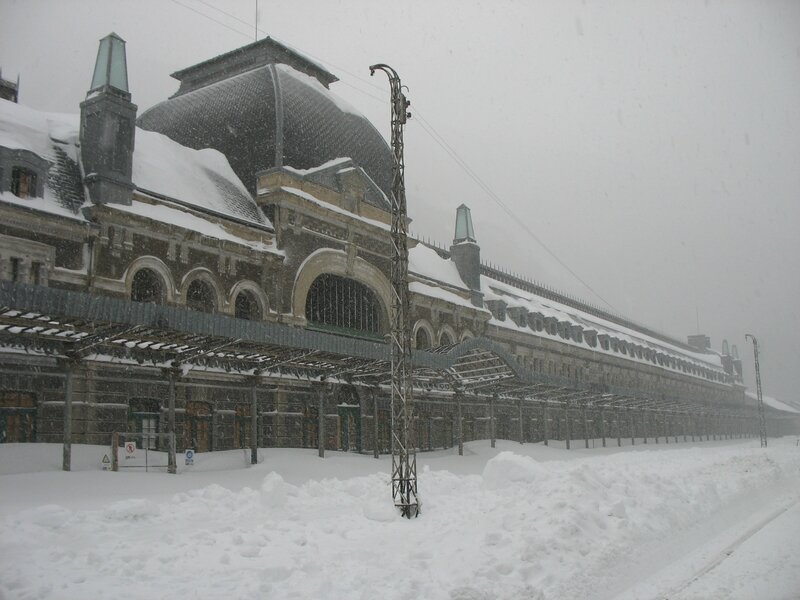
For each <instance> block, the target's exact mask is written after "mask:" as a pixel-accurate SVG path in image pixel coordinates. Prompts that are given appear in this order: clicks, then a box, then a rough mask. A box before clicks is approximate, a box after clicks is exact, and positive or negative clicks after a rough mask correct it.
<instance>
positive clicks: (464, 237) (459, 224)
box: [453, 204, 477, 244]
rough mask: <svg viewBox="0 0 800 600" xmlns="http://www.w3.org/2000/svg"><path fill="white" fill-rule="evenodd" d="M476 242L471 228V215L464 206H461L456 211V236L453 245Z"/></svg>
mask: <svg viewBox="0 0 800 600" xmlns="http://www.w3.org/2000/svg"><path fill="white" fill-rule="evenodd" d="M460 242H477V239H476V238H475V230H474V229H473V227H472V214H471V212H470V210H469V207H468V206H467V205H466V204H462V205H461V206H459V207H458V208H457V209H456V235H455V237H454V238H453V243H454V244H458V243H460Z"/></svg>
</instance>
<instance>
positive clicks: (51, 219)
mask: <svg viewBox="0 0 800 600" xmlns="http://www.w3.org/2000/svg"><path fill="white" fill-rule="evenodd" d="M225 65H229V66H231V65H232V66H233V67H235V68H232V69H231V70H227V71H226V69H224V68H222V67H223V66H225ZM197 67H198V68H196V69H194V68H190V69H187V70H184V71H182V72H180V73H179V74H178V75H179V77H178V79H180V80H181V84H182V88H181V91H179V93H178V94H176V96H175V97H173V98H172V99H170V100H167V101H165V102H164V103H162V104H159V105H158V106H157V107H154V108H153V109H151V110H149V111H146V112H145V113H144V114H143V115H142V117H141V118H140V125H141V126H142V127H137V128H135V129H134V130H133V134H134V140H133V143H132V147H133V153H132V156H131V157H130V158H131V163H130V182H131V185H132V191H131V193H130V197H129V198H127V199H126V201H125V202H119V201H111V202H106V201H105V200H107V199H109V198H104V197H92V196H91V193H87V183H89V182H88V181H87V177H88V176H89V175H91V174H90V173H87V172H86V169H85V166H86V165H85V164H84V159H82V156H92V155H93V154H92V153H93V151H94V150H96V148H88V147H85V145H86V144H92V143H94V142H93V141H92V140H93V138H92V136H89V137H88V138H86V139H84V147H83V148H80V147H79V144H78V137H79V120H78V118H77V116H69V115H49V114H43V113H39V112H37V111H34V110H31V109H30V108H27V107H25V106H21V105H16V104H12V103H9V102H5V101H0V162H2V165H3V169H4V170H3V173H4V175H3V177H5V172H6V171H5V169H6V167H5V165H6V164H7V163H8V164H10V162H9V161H10V160H11V158H9V159H8V160H6V158H3V157H14V156H16V157H19V156H28V157H29V158H30V160H31V161H33V162H37V161H38V162H37V165H35V166H36V168H37V169H39V171H40V172H41V178H40V183H41V188H40V189H38V190H37V193H36V194H35V195H31V196H27V197H20V196H19V195H16V194H14V193H13V192H12V191H11V190H10V188H7V187H3V188H1V189H0V278H2V279H4V280H14V281H16V282H19V283H32V284H35V285H44V286H51V287H57V288H62V289H69V290H77V291H84V292H88V293H90V294H92V295H98V296H108V297H115V298H123V299H129V300H133V301H138V302H157V303H163V304H167V305H173V306H179V307H188V308H191V309H193V310H196V311H199V312H213V313H218V314H224V315H229V316H232V317H236V318H240V319H247V320H252V321H273V322H279V323H285V324H288V325H291V326H293V327H297V328H309V329H321V330H324V331H328V332H333V333H336V334H337V335H342V336H354V337H366V338H369V339H382V337H383V335H384V334H385V333H387V331H388V316H389V310H390V306H391V288H390V285H389V281H390V278H391V260H390V257H391V244H390V237H389V231H390V214H389V202H388V200H387V193H388V182H389V176H390V172H391V161H392V157H391V151H390V150H389V148H388V146H387V145H386V144H385V142H384V141H383V140H382V139H380V136H379V135H378V134H377V132H376V131H375V130H374V128H372V126H371V125H370V124H369V123H368V122H367V121H366V120H365V119H364V118H363V117H361V116H360V115H358V114H357V113H356V112H354V111H353V109H352V108H351V107H348V106H346V105H344V104H343V103H341V102H340V101H338V100H337V99H336V98H335V96H334V95H333V94H332V92H330V91H329V89H328V86H329V85H330V84H331V83H332V82H333V81H335V77H333V76H332V75H330V74H327V75H326V73H327V72H326V71H324V70H320V68H319V67H318V66H314V65H313V63H309V62H308V61H307V60H306V59H303V57H300V56H299V55H297V53H295V52H294V51H289V50H288V49H286V48H283V47H281V46H280V45H279V44H277V42H274V41H273V40H269V41H266V40H265V41H262V42H257V43H256V44H254V45H250V46H248V47H245V49H242V50H241V51H235V52H234V53H231V54H230V55H224V56H223V57H218V58H217V59H212V60H211V61H207V62H206V63H202V64H201V65H198V66H197ZM270 78H271V79H270ZM270 81H271V83H270V86H271V88H270V89H271V90H272V91H271V92H270V93H271V94H272V95H271V96H270V95H269V94H267V96H268V97H267V96H264V97H261V98H260V99H259V95H258V94H257V93H255V92H254V91H253V90H254V89H255V90H256V91H257V90H258V89H261V88H260V87H258V86H263V85H266V83H269V82H270ZM265 82H266V83H265ZM252 86H255V88H253V87H252ZM268 87H269V86H268ZM251 88H252V89H251ZM220 90H223V91H225V90H227V91H228V92H231V90H234V91H235V90H238V91H239V92H241V94H242V96H241V97H242V98H245V99H246V100H247V102H246V107H244V108H246V110H243V111H242V110H240V111H238V113H237V120H236V122H235V123H233V124H232V125H230V128H228V127H224V126H223V125H224V123H225V121H226V117H225V115H228V113H229V111H230V110H234V109H235V107H236V103H235V102H231V103H228V104H225V103H220V102H221V101H220V93H221V92H220ZM276 90H277V92H276ZM91 93H93V92H91V91H90V94H91ZM134 93H135V90H134ZM276 93H277V95H276ZM265 94H266V92H265ZM265 98H266V100H269V102H270V103H269V105H268V106H266V108H265V105H264V102H265ZM204 99H206V100H208V102H207V103H206V104H204V105H203V114H202V115H201V116H202V118H199V119H196V120H194V121H193V122H191V123H189V122H188V121H187V119H189V118H190V116H191V115H192V114H193V113H192V109H193V107H196V106H198V103H199V104H203V101H204ZM303 99H305V100H307V101H308V102H307V103H306V104H304V102H303ZM223 104H224V106H223ZM93 105H94V104H93ZM231 107H233V108H231ZM314 107H317V108H319V107H322V109H324V110H322V109H321V112H316V113H315V112H314ZM101 108H102V107H101ZM240 108H241V107H240ZM226 111H228V112H226ZM265 111H266V112H265ZM312 113H313V115H312ZM265 115H266V117H268V123H267V125H264V123H263V122H262V121H258V122H257V123H256V122H255V120H258V119H262V118H263V117H265ZM309 115H311V116H309ZM321 115H322V116H321ZM312 117H313V118H312ZM320 119H322V120H320ZM251 120H252V121H253V122H252V123H251V122H250V121H251ZM189 125H191V127H189ZM251 125H252V128H251V127H250V126H251ZM237 132H238V133H237ZM253 136H256V137H253ZM319 136H322V137H323V138H324V140H323V141H324V144H321V146H317V145H315V144H316V142H317V141H318V140H319V139H322V138H319ZM256 138H257V139H256ZM29 162H30V161H29ZM387 165H388V171H387ZM3 180H4V179H3ZM98 193H100V194H101V195H102V193H103V192H102V190H100V191H99V192H98ZM117 200H118V199H117ZM412 201H413V200H412ZM468 230H469V231H468V234H467V233H465V234H464V236H463V239H459V240H458V242H459V243H462V244H464V243H466V244H468V245H469V248H468V250H469V252H467V253H462V254H464V256H462V255H461V254H459V255H458V256H457V257H456V260H454V259H453V257H452V256H451V254H450V252H448V251H445V250H442V249H434V248H432V247H430V246H428V245H425V244H423V243H421V242H418V241H417V240H409V246H410V248H411V250H410V271H411V281H410V291H411V300H412V306H411V317H412V322H413V324H414V325H413V332H412V333H413V345H414V347H415V348H419V349H424V348H432V347H434V348H435V347H437V346H452V345H455V344H458V343H459V342H462V341H464V340H466V339H470V338H473V337H486V338H489V339H491V340H492V341H494V342H496V343H498V344H500V346H501V347H502V348H503V349H504V350H505V351H506V352H507V353H508V354H509V355H511V356H512V357H513V358H514V359H515V360H516V361H517V363H518V364H519V365H520V366H521V367H522V368H524V369H527V370H529V371H531V372H533V373H540V374H542V375H548V376H558V377H562V378H564V379H566V380H574V381H578V382H581V383H588V384H590V385H591V386H593V389H595V390H596V391H597V393H604V392H605V391H607V390H608V389H611V388H613V387H624V388H630V389H638V390H640V391H641V392H642V393H648V394H651V395H658V394H664V395H669V396H680V397H683V398H686V399H688V400H691V401H695V402H698V403H701V404H708V405H709V406H711V405H726V406H731V407H736V406H743V405H744V403H745V401H746V400H745V397H744V394H743V389H744V388H743V387H742V385H741V380H740V378H738V377H736V375H735V374H734V373H730V372H726V370H725V368H724V366H723V361H722V360H721V358H720V355H719V354H718V353H715V352H713V351H710V350H708V349H706V348H692V347H690V346H689V345H687V344H683V343H682V342H680V341H678V340H674V339H671V338H668V337H665V336H662V335H659V334H656V333H654V332H652V331H650V330H649V329H647V328H644V327H641V326H638V325H635V324H632V323H629V322H627V321H626V320H624V319H621V318H617V317H614V316H610V315H604V314H601V313H598V311H597V310H595V309H593V308H592V307H590V306H588V305H585V304H583V303H581V302H579V301H575V300H574V299H569V298H566V297H562V296H560V295H558V294H555V293H549V292H546V291H544V290H539V289H537V288H535V287H532V286H531V285H528V284H527V283H526V282H524V281H522V280H518V279H516V278H514V277H511V276H509V275H507V274H503V273H502V272H499V271H497V270H496V269H492V268H489V267H487V266H486V265H482V264H481V263H480V248H479V247H478V245H477V240H476V239H475V234H474V231H472V227H471V222H470V227H469V228H468ZM465 231H467V230H466V229H465ZM457 237H458V236H457ZM456 253H457V254H458V250H457V251H456ZM459 260H462V262H463V261H468V262H469V264H467V263H466V262H464V264H462V265H461V268H459V264H458V261H459ZM465 273H467V275H465ZM465 278H466V280H465ZM326 286H327V287H326ZM315 294H318V295H319V298H320V299H321V300H320V301H321V302H322V301H324V303H325V304H324V306H323V307H322V309H320V308H319V307H315V304H314V302H315V301H314V300H313V298H316V297H317V296H315ZM336 294H342V296H341V297H339V296H337V295H336ZM310 298H311V299H310ZM354 302H355V303H361V305H359V306H362V305H363V307H364V310H365V311H366V310H369V311H372V312H373V313H374V319H373V320H372V321H370V322H369V323H366V322H365V323H361V322H360V321H359V316H358V315H356V316H355V318H354V316H353V315H352V314H351V312H352V311H350V312H348V309H347V307H348V305H350V304H352V303H354ZM326 311H327V312H326ZM371 314H372V313H371ZM342 319H345V320H344V321H343V320H342ZM347 319H350V320H347ZM63 381H64V375H63V365H62V364H61V363H60V362H59V359H58V357H52V356H45V355H40V354H37V353H35V352H28V351H27V350H26V349H24V348H19V347H14V345H13V344H6V345H5V346H4V347H3V348H0V395H2V397H0V411H2V410H6V411H13V410H18V411H23V410H24V411H28V412H25V414H26V415H30V416H31V419H33V420H32V421H31V423H32V425H31V428H30V432H31V436H32V437H33V439H37V440H40V441H59V440H60V438H61V435H62V433H63V418H62V416H63V402H64V398H63ZM265 381H266V384H265V385H263V386H261V387H260V388H259V390H258V411H259V444H260V445H263V446H300V447H303V446H306V447H312V446H316V444H317V433H318V429H317V428H318V426H319V422H320V421H319V418H320V417H319V414H318V411H319V408H318V395H317V391H316V389H315V387H314V385H313V383H311V382H309V381H304V380H301V379H292V378H290V377H289V378H287V377H278V376H276V377H274V378H271V379H270V378H267V379H266V380H265ZM75 382H76V390H75V394H76V408H75V410H74V417H73V432H74V440H75V441H76V442H85V443H97V444H105V443H108V442H109V439H110V438H109V436H110V434H111V432H113V431H123V430H126V429H131V428H133V429H137V428H139V429H141V428H143V427H145V426H147V427H149V426H155V427H157V428H158V429H159V430H160V431H164V430H165V427H166V418H165V411H166V400H165V396H166V380H165V376H164V372H163V371H162V370H161V369H160V368H159V367H158V366H156V365H148V364H139V363H137V362H136V361H132V360H131V361H121V360H110V359H109V358H108V357H105V356H95V357H91V359H90V360H85V361H82V363H81V365H80V366H79V367H78V368H77V369H76V373H75ZM249 389H250V388H249V383H248V381H247V379H246V377H245V376H243V375H240V374H237V373H236V372H226V371H225V370H219V369H216V370H215V369H202V368H195V369H192V370H190V371H188V372H185V373H182V374H181V377H180V379H179V382H178V387H177V399H176V403H177V407H178V411H177V415H176V426H177V432H178V446H179V447H180V448H185V447H193V448H195V449H196V450H200V451H204V450H215V449H228V448H234V447H244V446H247V445H249V443H250V440H249V436H250V430H249V427H248V426H247V423H248V422H249V418H250V412H249V411H250V400H249V398H250V396H249V393H250V392H249ZM490 395H491V394H490V391H489V392H487V394H486V395H484V396H482V397H472V398H463V399H461V400H460V403H461V404H460V408H459V409H458V410H460V411H461V414H462V417H463V423H462V428H463V438H464V439H466V440H469V439H474V438H485V437H489V436H490V431H489V417H488V414H489V413H488V410H489V408H488V406H489V405H488V404H487V397H488V396H490ZM20 398H25V399H26V400H24V402H23V400H20ZM29 399H32V400H31V402H32V405H33V408H31V407H28V406H27V404H25V403H27V402H28V400H29ZM416 401H417V404H416V407H417V417H416V419H415V421H414V425H413V426H414V430H415V432H416V435H417V441H418V445H419V447H420V448H421V449H432V448H441V447H449V446H452V445H453V444H454V443H456V440H455V436H456V426H455V424H454V423H455V421H454V419H455V415H456V404H455V401H454V397H453V395H452V394H446V393H441V392H433V391H431V392H426V393H420V394H418V396H417V398H416ZM14 402H16V403H17V404H14ZM21 402H22V404H25V406H23V405H22V404H20V403H21ZM31 410H32V411H33V412H30V411H31ZM494 410H495V415H496V417H497V423H496V427H497V433H498V436H499V437H510V438H513V439H517V438H518V437H519V436H520V435H521V436H522V438H523V439H525V440H528V441H534V440H538V439H542V436H543V435H544V434H545V432H544V428H543V424H542V417H541V416H540V415H538V413H536V414H534V413H533V412H530V411H529V412H527V413H526V417H525V419H526V420H525V423H520V422H519V414H520V409H519V408H518V407H517V406H516V405H514V404H513V402H500V403H499V404H498V405H497V406H495V407H494ZM323 411H324V420H325V424H326V427H325V429H326V432H327V435H326V445H327V446H328V447H329V448H341V449H347V450H357V451H367V450H372V449H373V448H375V447H376V446H377V448H378V449H379V450H380V451H387V450H388V448H389V419H390V417H389V406H388V398H387V396H386V393H385V391H383V392H382V391H380V390H367V389H364V388H363V387H359V386H354V385H350V384H349V383H347V382H338V383H336V384H335V385H331V386H329V388H328V390H327V392H326V395H325V398H324V400H323ZM3 414H6V413H3ZM8 414H11V413H8ZM15 414H17V413H15ZM19 414H22V413H19ZM26 418H28V417H26ZM563 418H564V417H563V416H562V415H557V416H555V417H554V418H553V419H554V420H553V425H552V429H551V430H550V432H549V435H550V436H551V437H558V436H563V435H565V434H566V433H565V422H564V420H563ZM376 420H377V421H376ZM26 422H27V421H26ZM376 422H377V432H378V434H377V437H376V435H375V433H374V432H375V431H376ZM146 424H147V425H146ZM586 427H587V430H586V431H583V432H582V434H580V435H587V436H588V435H589V434H590V433H591V434H592V435H593V436H594V435H595V434H596V433H597V426H596V424H595V425H591V427H592V428H593V429H592V431H591V432H590V431H588V427H589V426H588V425H587V426H586ZM576 434H578V433H577V432H576ZM26 436H27V434H26ZM5 441H11V440H9V439H8V438H6V440H5Z"/></svg>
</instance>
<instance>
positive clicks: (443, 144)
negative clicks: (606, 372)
mask: <svg viewBox="0 0 800 600" xmlns="http://www.w3.org/2000/svg"><path fill="white" fill-rule="evenodd" d="M195 1H196V2H198V3H200V4H202V5H204V6H206V7H208V8H210V9H212V10H215V11H217V12H218V13H220V14H223V15H225V16H227V17H229V18H231V19H233V20H234V21H237V22H239V23H242V24H244V25H247V26H248V27H249V26H250V25H251V24H250V23H249V22H247V21H245V20H243V19H241V18H239V17H237V16H236V15H233V14H231V13H229V12H227V11H225V10H223V9H221V8H219V7H218V6H214V5H213V4H211V3H209V2H206V1H205V0H195ZM172 2H174V3H175V4H177V5H178V6H182V7H183V8H186V9H188V10H191V11H192V12H194V13H196V14H198V15H200V16H202V17H205V18H206V19H209V20H210V21H213V22H215V23H217V24H219V25H221V26H223V27H225V28H226V29H229V30H231V31H233V32H234V33H238V34H239V35H242V36H244V37H246V38H248V39H249V38H250V34H248V33H244V32H243V31H240V30H238V29H236V28H234V27H231V26H230V25H227V24H226V23H223V22H222V21H220V20H218V19H215V18H214V17H212V16H210V15H208V14H206V13H203V12H201V11H199V10H197V9H195V8H192V7H191V6H188V5H187V4H183V3H182V2H179V1H178V0H172ZM255 30H256V31H257V32H258V33H261V34H264V35H266V32H265V31H264V30H263V29H261V28H259V27H258V26H257V25H256V27H255ZM304 54H306V55H308V56H310V57H311V58H313V59H314V60H317V61H319V62H322V63H326V64H328V65H330V66H331V67H333V68H334V69H336V70H337V71H340V72H342V73H346V74H347V75H349V76H350V77H353V78H354V79H357V80H358V81H360V82H362V83H364V84H366V85H368V86H370V87H371V88H374V89H376V90H378V91H380V92H381V93H382V94H384V98H379V97H378V96H375V95H374V94H371V93H369V92H366V91H364V90H362V89H361V88H359V87H357V86H355V85H353V84H351V83H348V82H346V81H341V83H342V84H344V85H346V86H347V87H350V88H352V89H354V90H356V91H357V92H360V93H361V94H363V95H365V96H367V97H368V98H371V99H373V100H375V101H377V102H385V101H386V100H385V98H386V97H388V96H387V95H386V92H385V90H384V89H383V88H381V87H379V86H377V85H375V84H373V83H372V82H371V81H369V80H367V79H365V78H363V77H360V76H359V75H356V74H355V73H352V72H350V71H349V70H347V69H345V68H343V67H340V66H338V65H335V64H333V63H331V62H330V61H328V60H326V59H323V58H320V57H317V56H314V55H313V54H311V53H310V52H304ZM415 106H416V103H415ZM414 115H415V116H416V117H417V119H415V120H416V121H417V122H418V123H419V124H420V127H421V129H422V130H423V131H424V132H425V133H426V134H427V135H428V136H429V137H430V138H431V139H432V140H433V141H434V142H435V143H436V144H437V145H438V146H439V147H440V148H441V149H442V150H444V152H445V153H446V154H447V155H448V156H449V157H450V158H451V159H452V160H453V162H455V163H456V165H457V166H458V167H459V168H460V169H461V170H462V171H464V173H466V174H467V176H468V177H469V178H470V179H471V180H472V181H473V182H474V183H475V184H476V185H477V186H478V187H479V188H480V189H481V190H483V192H484V193H485V194H486V195H487V196H488V197H489V199H490V200H492V201H493V202H494V203H495V204H497V206H499V207H500V209H501V210H502V211H503V212H504V213H505V214H506V215H507V216H508V217H509V218H510V219H511V220H512V221H514V222H516V223H517V224H518V225H519V226H520V228H522V230H523V231H524V232H525V233H527V234H528V235H529V236H530V237H531V239H533V240H534V241H535V242H536V243H537V244H539V246H541V247H542V248H543V249H544V250H545V252H547V254H548V255H550V256H551V257H552V258H553V259H554V260H555V261H556V262H557V263H558V264H559V265H560V266H561V267H562V268H564V270H566V271H567V272H568V273H569V274H570V275H572V277H574V278H575V279H576V280H577V281H578V282H580V283H581V285H583V286H584V287H585V288H586V289H587V290H589V291H590V292H591V293H592V294H594V296H595V297H596V298H598V299H599V300H600V301H601V302H603V303H604V304H605V305H606V306H608V307H609V308H611V309H612V310H614V311H616V312H619V311H618V310H617V309H616V308H615V307H614V305H613V304H611V303H610V302H609V301H608V300H606V299H605V298H604V297H603V296H602V295H601V294H599V293H598V292H597V291H595V289H594V288H592V286H591V285H589V284H588V283H587V282H586V281H585V280H584V279H583V278H582V277H581V276H580V275H578V274H577V273H576V272H575V271H574V270H573V269H571V268H570V267H569V265H567V264H566V263H565V262H564V261H563V260H561V259H560V258H559V257H558V255H557V254H556V253H555V252H554V251H553V250H551V249H550V247H549V246H548V245H547V244H546V243H545V242H544V241H542V239H541V238H539V236H538V235H536V234H535V233H534V232H533V230H532V229H531V228H530V227H529V226H528V225H527V224H526V223H525V221H524V220H523V219H521V218H520V217H518V216H517V215H516V214H515V213H514V211H513V210H512V209H511V208H510V207H509V206H508V205H507V204H506V203H505V202H503V200H502V199H501V198H500V197H499V196H498V195H497V194H496V193H495V192H494V191H493V190H492V189H491V188H490V187H489V185H488V184H487V183H486V182H485V181H483V179H481V177H480V176H479V175H478V174H477V173H476V172H475V171H474V170H473V169H472V167H470V166H469V164H468V163H467V162H466V161H465V160H464V159H462V158H461V156H460V155H459V154H458V152H457V151H456V150H455V149H454V148H453V147H452V146H451V145H450V144H449V143H448V142H447V140H446V139H445V138H444V136H442V135H441V134H440V133H439V132H438V131H437V130H436V128H435V127H434V126H433V125H432V124H431V123H430V122H429V121H428V120H427V119H425V117H424V116H423V115H422V113H421V112H420V110H419V108H415V110H414Z"/></svg>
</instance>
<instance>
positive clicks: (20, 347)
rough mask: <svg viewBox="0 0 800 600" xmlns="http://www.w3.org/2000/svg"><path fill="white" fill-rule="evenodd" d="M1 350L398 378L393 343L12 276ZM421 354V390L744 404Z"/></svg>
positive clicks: (479, 350)
mask: <svg viewBox="0 0 800 600" xmlns="http://www.w3.org/2000/svg"><path fill="white" fill-rule="evenodd" d="M0 348H5V349H15V350H16V351H22V352H27V353H30V354H37V355H48V356H51V357H53V358H56V359H60V360H64V361H105V362H108V363H110V364H148V365H150V366H156V367H161V368H189V367H190V368H193V369H208V370H216V371H219V370H224V371H227V372H235V373H239V374H241V375H243V376H247V375H249V376H254V375H257V376H260V377H272V378H290V379H293V380H306V381H309V382H314V381H322V380H326V381H341V382H348V383H352V384H356V385H359V384H360V385H367V386H383V385H388V384H389V382H390V380H391V369H390V362H389V361H390V355H389V346H388V344H387V343H384V342H380V341H374V340H367V339H361V338H355V337H347V336H342V335H333V334H330V333H324V332H319V331H313V330H311V329H304V328H301V327H293V326H289V325H286V324H281V323H271V322H262V321H248V320H244V319H236V318H233V317H230V316H226V315H220V314H205V313H200V312H196V311H193V310H189V309H186V308H180V307H174V306H163V305H158V304H148V303H140V302H132V301H130V300H125V299H121V298H111V297H106V296H92V295H89V294H86V293H82V292H74V291H68V290H61V289H55V288H47V287H41V286H34V285H27V284H19V283H11V282H0ZM412 360H413V380H414V388H415V390H416V391H417V393H428V394H431V393H433V394H435V393H437V392H438V393H446V394H452V393H453V392H456V393H460V394H462V395H466V396H480V397H490V396H495V397H502V398H506V399H527V400H535V401H541V402H544V401H548V402H552V403H554V404H564V403H575V404H580V405H590V406H594V407H608V408H638V409H642V408H645V409H653V410H678V411H693V412H706V411H715V412H718V411H726V412H730V413H731V414H743V409H744V407H741V406H729V405H720V404H716V405H714V404H711V403H710V402H708V401H701V400H696V399H691V398H679V397H677V396H668V395H665V394H657V395H654V394H651V393H646V392H644V391H641V390H634V389H626V388H618V387H608V386H603V387H600V386H598V385H596V384H590V383H586V382H581V381H577V380H573V379H567V378H562V377H556V376H551V375H545V374H543V373H538V372H535V371H531V370H529V369H527V368H525V367H524V366H523V365H521V364H520V363H519V362H518V361H517V360H516V359H515V358H514V357H513V356H512V355H511V354H509V353H508V352H507V351H506V350H505V349H504V348H503V347H502V346H501V345H499V344H497V343H496V342H494V341H492V340H489V339H485V338H472V339H468V340H465V341H463V342H460V343H458V344H454V345H450V346H442V347H439V348H434V349H431V350H426V351H423V350H415V351H414V352H413V355H412Z"/></svg>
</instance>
